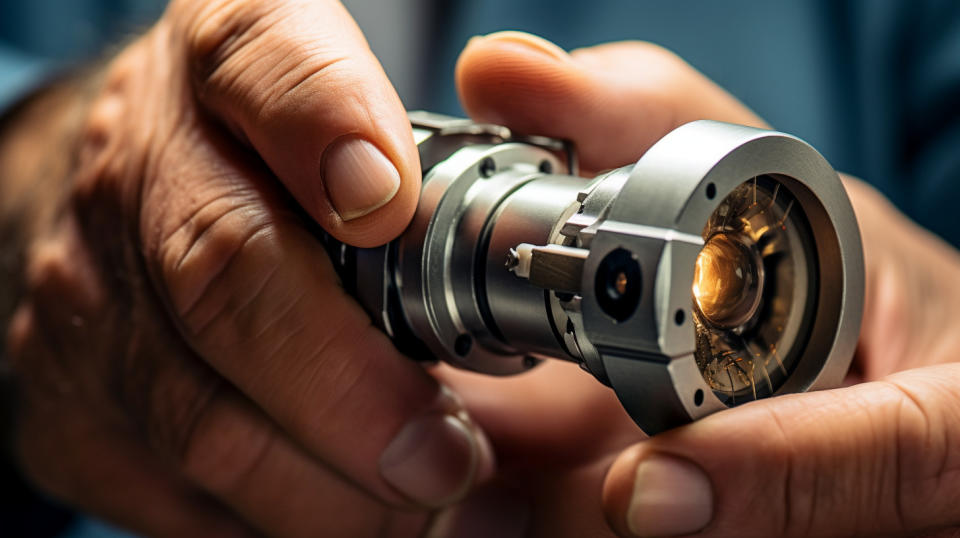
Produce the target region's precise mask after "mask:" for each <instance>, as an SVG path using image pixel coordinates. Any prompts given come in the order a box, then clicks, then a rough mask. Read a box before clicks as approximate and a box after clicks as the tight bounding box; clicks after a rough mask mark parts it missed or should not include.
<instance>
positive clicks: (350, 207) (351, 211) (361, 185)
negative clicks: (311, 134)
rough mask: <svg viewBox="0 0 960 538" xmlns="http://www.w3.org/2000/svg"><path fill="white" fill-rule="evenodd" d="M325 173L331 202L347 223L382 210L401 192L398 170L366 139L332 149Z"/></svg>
mask: <svg viewBox="0 0 960 538" xmlns="http://www.w3.org/2000/svg"><path fill="white" fill-rule="evenodd" d="M322 174H323V184H324V187H325V188H326V190H327V196H328V197H329V198H330V203H331V204H333V208H334V209H335V210H336V211H337V213H338V214H339V215H340V218H341V219H343V220H345V221H348V220H353V219H357V218H360V217H362V216H364V215H368V214H370V213H372V212H374V211H376V210H377V209H380V208H381V207H383V206H385V205H386V204H387V202H389V201H390V200H392V199H393V197H394V196H395V195H396V194H397V191H398V190H399V189H400V173H399V172H397V168H396V167H395V166H393V163H392V162H390V159H388V158H387V157H386V155H384V154H383V153H382V152H381V151H380V150H379V149H377V147H376V146H374V145H373V144H371V143H370V142H367V141H366V140H364V139H362V138H353V137H348V138H343V139H340V140H337V141H335V142H334V143H333V144H332V145H331V146H330V147H328V148H327V150H326V153H325V154H324V157H323V170H322Z"/></svg>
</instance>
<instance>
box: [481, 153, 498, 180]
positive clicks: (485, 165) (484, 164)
mask: <svg viewBox="0 0 960 538" xmlns="http://www.w3.org/2000/svg"><path fill="white" fill-rule="evenodd" d="M495 173H497V163H496V162H494V160H493V159H492V158H490V157H486V158H484V159H483V160H482V161H480V175H481V176H483V177H491V176H493V174H495Z"/></svg>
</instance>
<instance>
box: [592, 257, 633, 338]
mask: <svg viewBox="0 0 960 538" xmlns="http://www.w3.org/2000/svg"><path fill="white" fill-rule="evenodd" d="M641 286H642V281H641V274H640V264H639V263H637V260H636V259H634V257H633V255H632V254H631V253H630V251H628V250H625V249H622V248H618V249H616V250H614V251H612V252H610V253H609V254H607V255H606V256H605V257H604V258H603V260H601V261H600V266H599V267H597V276H596V281H595V287H596V289H595V291H596V295H597V302H599V303H600V308H601V309H602V310H603V311H604V312H605V313H606V314H607V315H608V316H610V317H611V318H613V319H614V320H616V321H618V322H619V321H625V320H626V319H627V318H629V317H630V316H632V315H633V312H634V311H635V310H636V309H637V305H638V304H639V303H640V291H641Z"/></svg>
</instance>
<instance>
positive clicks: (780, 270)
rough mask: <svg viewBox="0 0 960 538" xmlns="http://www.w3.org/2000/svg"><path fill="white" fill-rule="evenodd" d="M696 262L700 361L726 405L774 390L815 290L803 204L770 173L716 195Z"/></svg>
mask: <svg viewBox="0 0 960 538" xmlns="http://www.w3.org/2000/svg"><path fill="white" fill-rule="evenodd" d="M702 235H703V239H704V246H703V249H702V250H701V252H700V254H699V256H698V257H697V260H696V266H695V267H694V281H693V283H692V286H691V292H692V296H693V305H694V308H693V320H694V327H695V331H696V352H695V357H696V361H697V366H698V367H699V368H700V372H701V374H702V375H703V377H704V379H705V380H706V382H707V384H708V385H709V386H710V388H711V389H712V390H713V391H714V393H715V394H717V396H718V397H719V398H720V399H721V401H724V402H725V403H727V404H728V405H735V404H738V403H743V402H746V401H750V400H755V399H758V398H763V397H766V396H769V395H772V394H774V393H775V392H776V391H777V390H778V388H779V387H780V386H781V385H782V384H783V383H784V381H786V379H787V377H788V376H789V375H790V373H791V372H792V371H793V368H794V367H795V366H796V362H797V361H798V359H799V356H800V354H801V352H802V347H803V343H804V342H805V340H806V336H807V332H808V330H809V327H810V323H811V319H810V318H811V317H812V313H813V311H814V308H813V305H814V304H815V299H814V297H815V296H816V286H817V283H816V273H817V271H816V263H815V262H816V251H815V250H814V248H813V240H812V232H811V230H810V225H809V223H808V222H807V217H806V215H805V214H804V212H803V210H802V208H801V207H800V204H799V203H797V200H796V198H795V197H794V196H793V194H791V192H790V191H789V190H788V189H787V188H786V187H784V186H783V184H781V183H780V182H778V181H777V180H776V179H775V178H774V177H768V176H761V177H759V178H755V179H752V180H750V181H747V182H745V183H743V184H741V185H740V186H738V187H737V188H736V189H734V190H733V191H732V192H731V193H730V194H729V195H728V196H727V197H726V198H724V199H723V200H721V201H720V203H719V205H718V206H717V208H716V210H715V211H714V212H713V214H711V216H710V218H709V220H708V221H707V224H706V225H705V226H704V229H703V234H702Z"/></svg>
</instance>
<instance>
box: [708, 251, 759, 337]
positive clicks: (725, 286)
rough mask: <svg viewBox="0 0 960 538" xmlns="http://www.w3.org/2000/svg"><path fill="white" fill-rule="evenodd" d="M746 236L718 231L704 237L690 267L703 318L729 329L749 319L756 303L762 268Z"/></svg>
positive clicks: (757, 304) (754, 310)
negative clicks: (703, 241) (704, 242)
mask: <svg viewBox="0 0 960 538" xmlns="http://www.w3.org/2000/svg"><path fill="white" fill-rule="evenodd" d="M748 241H749V240H748V239H746V238H741V237H738V236H731V235H728V234H725V233H722V232H721V233H718V234H715V235H713V236H712V237H710V238H709V239H707V242H706V244H705V245H704V247H703V249H702V250H701V251H700V255H699V256H698V257H697V262H696V266H695V267H694V270H693V298H694V299H695V300H696V305H697V308H699V309H700V314H701V315H702V316H703V318H704V319H705V320H706V321H708V322H709V323H711V324H712V325H714V326H716V327H721V328H726V329H730V328H733V327H738V326H741V325H743V324H744V323H747V322H748V321H750V319H751V318H752V317H753V316H754V315H755V314H756V312H757V307H758V306H759V305H760V292H761V290H762V289H763V267H762V266H761V265H760V257H759V256H758V255H757V254H756V252H755V251H754V249H753V248H751V246H750V245H749V243H748Z"/></svg>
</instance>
